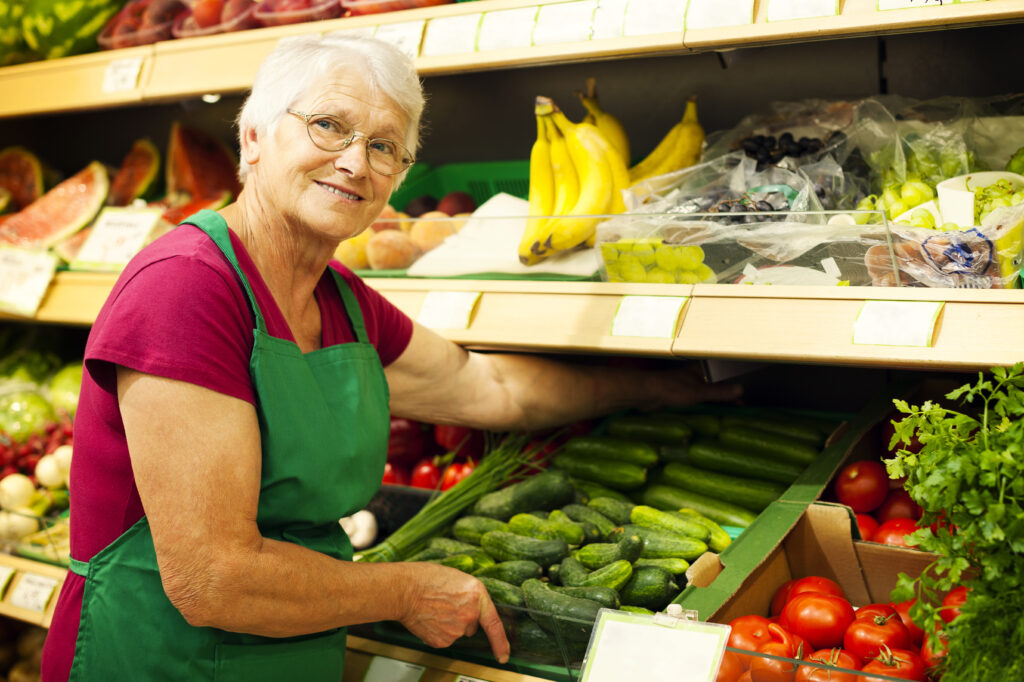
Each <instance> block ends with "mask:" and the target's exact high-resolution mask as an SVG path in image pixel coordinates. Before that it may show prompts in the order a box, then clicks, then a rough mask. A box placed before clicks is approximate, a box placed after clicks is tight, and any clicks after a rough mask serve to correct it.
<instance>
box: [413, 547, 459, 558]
mask: <svg viewBox="0 0 1024 682" xmlns="http://www.w3.org/2000/svg"><path fill="white" fill-rule="evenodd" d="M448 554H449V553H448V552H446V551H444V550H443V549H439V548H437V547H424V548H423V549H421V550H420V551H418V552H416V553H415V554H413V555H412V556H411V557H409V558H408V559H406V561H435V560H437V559H443V558H445V557H446V556H448Z"/></svg>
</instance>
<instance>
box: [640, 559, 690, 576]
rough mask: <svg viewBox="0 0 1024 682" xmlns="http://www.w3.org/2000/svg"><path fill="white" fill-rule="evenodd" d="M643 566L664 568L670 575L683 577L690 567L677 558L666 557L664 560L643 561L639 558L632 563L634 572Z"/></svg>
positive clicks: (686, 562)
mask: <svg viewBox="0 0 1024 682" xmlns="http://www.w3.org/2000/svg"><path fill="white" fill-rule="evenodd" d="M644 566H657V567H658V568H664V569H665V570H666V571H668V572H669V573H671V574H672V575H683V574H685V573H686V569H688V568H689V567H690V562H689V561H687V560H686V559H680V558H679V557H667V558H665V559H644V558H643V557H640V558H639V559H637V560H636V561H634V562H633V570H634V571H635V570H636V569H638V568H642V567H644Z"/></svg>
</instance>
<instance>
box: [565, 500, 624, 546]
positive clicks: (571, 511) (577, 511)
mask: <svg viewBox="0 0 1024 682" xmlns="http://www.w3.org/2000/svg"><path fill="white" fill-rule="evenodd" d="M562 512H563V513H564V514H565V515H566V516H568V517H569V518H570V519H572V520H573V521H575V522H577V523H584V522H586V523H591V524H593V525H594V526H596V527H597V531H598V533H600V534H601V537H602V538H603V537H604V536H606V535H608V533H610V532H612V528H615V522H614V521H612V520H611V519H609V518H608V517H607V516H605V515H604V514H602V513H601V512H599V511H597V510H596V509H593V508H591V507H588V506H587V505H585V504H567V505H565V506H564V507H562Z"/></svg>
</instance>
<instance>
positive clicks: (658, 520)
mask: <svg viewBox="0 0 1024 682" xmlns="http://www.w3.org/2000/svg"><path fill="white" fill-rule="evenodd" d="M629 520H630V522H631V523H633V524H635V525H637V526H643V527H645V528H656V529H658V530H664V531H668V532H670V533H676V534H677V535H685V536H687V537H691V538H695V539H697V540H700V541H701V542H706V541H707V539H708V537H709V536H710V535H711V533H710V531H709V530H708V528H707V527H706V526H704V525H703V524H701V523H698V522H697V521H694V520H693V519H684V518H680V517H678V516H673V515H672V514H669V513H667V512H664V511H662V510H660V509H655V508H654V507H650V506H648V505H646V504H638V505H637V506H635V507H633V511H631V512H630V513H629Z"/></svg>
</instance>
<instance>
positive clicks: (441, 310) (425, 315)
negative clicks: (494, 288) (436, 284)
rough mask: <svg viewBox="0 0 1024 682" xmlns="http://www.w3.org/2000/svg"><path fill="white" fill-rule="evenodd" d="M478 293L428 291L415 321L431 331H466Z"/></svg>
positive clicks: (478, 296) (478, 297)
mask: <svg viewBox="0 0 1024 682" xmlns="http://www.w3.org/2000/svg"><path fill="white" fill-rule="evenodd" d="M479 299H480V292H479V291H428V292H427V295H426V296H424V297H423V305H421V306H420V314H419V315H418V316H417V317H416V321H417V322H419V323H420V324H422V325H423V326H424V327H430V328H431V329H468V328H469V322H470V319H472V317H473V309H474V308H475V307H476V302H477V301H478V300H479Z"/></svg>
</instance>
